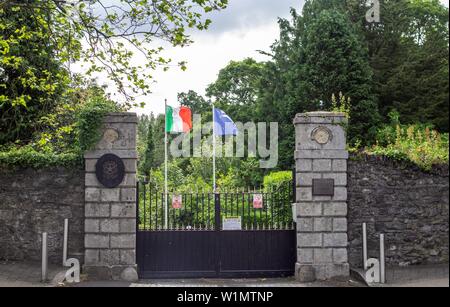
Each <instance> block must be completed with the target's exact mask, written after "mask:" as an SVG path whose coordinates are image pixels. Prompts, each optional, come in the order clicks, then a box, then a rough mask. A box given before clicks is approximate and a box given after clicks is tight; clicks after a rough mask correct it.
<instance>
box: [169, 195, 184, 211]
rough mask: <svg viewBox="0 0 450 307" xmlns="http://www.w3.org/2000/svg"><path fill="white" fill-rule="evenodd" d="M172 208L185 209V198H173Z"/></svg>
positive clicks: (178, 196)
mask: <svg viewBox="0 0 450 307" xmlns="http://www.w3.org/2000/svg"><path fill="white" fill-rule="evenodd" d="M172 208H174V209H181V208H183V198H182V196H181V195H174V196H173V197H172Z"/></svg>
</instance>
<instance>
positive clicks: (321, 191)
mask: <svg viewBox="0 0 450 307" xmlns="http://www.w3.org/2000/svg"><path fill="white" fill-rule="evenodd" d="M313 196H334V179H313Z"/></svg>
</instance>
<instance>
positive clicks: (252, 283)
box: [76, 278, 364, 288]
mask: <svg viewBox="0 0 450 307" xmlns="http://www.w3.org/2000/svg"><path fill="white" fill-rule="evenodd" d="M76 286H77V287H177V288H179V287H187V288H189V287H200V288H201V287H234V288H240V287H258V288H264V287H267V288H270V287H364V285H363V284H361V283H359V282H357V281H354V280H347V279H345V280H333V281H327V282H315V283H306V284H300V283H299V282H297V281H296V280H295V279H294V278H270V279H195V280H191V279H179V280H142V281H139V282H137V283H125V282H83V283H81V284H78V285H76Z"/></svg>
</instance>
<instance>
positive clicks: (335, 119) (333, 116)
mask: <svg viewBox="0 0 450 307" xmlns="http://www.w3.org/2000/svg"><path fill="white" fill-rule="evenodd" d="M346 122H347V116H346V114H345V113H342V112H323V111H317V112H307V113H299V114H297V115H296V116H295V118H294V124H340V123H346Z"/></svg>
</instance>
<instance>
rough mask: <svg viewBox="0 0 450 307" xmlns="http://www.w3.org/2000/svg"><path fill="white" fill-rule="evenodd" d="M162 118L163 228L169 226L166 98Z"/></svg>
mask: <svg viewBox="0 0 450 307" xmlns="http://www.w3.org/2000/svg"><path fill="white" fill-rule="evenodd" d="M164 114H165V116H164V118H165V125H164V229H166V230H167V229H168V228H169V220H168V217H169V213H168V209H169V208H168V193H169V188H168V183H167V160H168V158H167V99H166V100H165V102H164Z"/></svg>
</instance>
